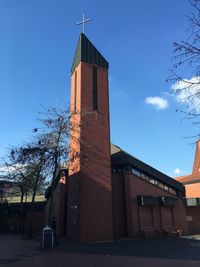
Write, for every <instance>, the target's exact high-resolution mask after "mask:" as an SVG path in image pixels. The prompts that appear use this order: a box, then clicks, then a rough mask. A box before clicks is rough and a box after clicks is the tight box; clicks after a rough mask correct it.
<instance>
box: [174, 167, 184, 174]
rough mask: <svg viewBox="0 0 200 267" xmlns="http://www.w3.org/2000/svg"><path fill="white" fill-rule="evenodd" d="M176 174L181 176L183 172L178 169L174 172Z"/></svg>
mask: <svg viewBox="0 0 200 267" xmlns="http://www.w3.org/2000/svg"><path fill="white" fill-rule="evenodd" d="M174 173H175V174H181V173H182V171H181V170H180V169H179V168H177V169H175V170H174Z"/></svg>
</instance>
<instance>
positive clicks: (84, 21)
mask: <svg viewBox="0 0 200 267" xmlns="http://www.w3.org/2000/svg"><path fill="white" fill-rule="evenodd" d="M91 20H92V19H85V16H84V14H83V20H82V21H79V22H77V23H76V25H80V24H83V33H84V34H85V23H86V22H89V21H91Z"/></svg>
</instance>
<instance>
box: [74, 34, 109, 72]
mask: <svg viewBox="0 0 200 267" xmlns="http://www.w3.org/2000/svg"><path fill="white" fill-rule="evenodd" d="M81 61H83V62H86V63H90V64H96V65H98V66H99V67H102V68H106V69H108V62H107V61H106V60H105V58H104V57H103V56H102V55H101V53H100V52H99V51H98V50H97V49H96V47H95V46H94V45H93V44H92V43H91V42H90V41H89V39H88V38H87V37H86V36H85V34H83V33H81V34H80V37H79V40H78V45H77V48H76V52H75V56H74V60H73V63H72V68H71V73H73V72H74V70H75V68H76V67H77V66H78V64H79V63H80V62H81Z"/></svg>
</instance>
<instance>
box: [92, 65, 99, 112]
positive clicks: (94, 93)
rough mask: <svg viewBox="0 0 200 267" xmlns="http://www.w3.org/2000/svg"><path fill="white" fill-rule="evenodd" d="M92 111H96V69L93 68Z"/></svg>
mask: <svg viewBox="0 0 200 267" xmlns="http://www.w3.org/2000/svg"><path fill="white" fill-rule="evenodd" d="M92 72H93V73H92V77H93V110H98V87H97V67H93V70H92Z"/></svg>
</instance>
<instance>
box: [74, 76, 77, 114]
mask: <svg viewBox="0 0 200 267" xmlns="http://www.w3.org/2000/svg"><path fill="white" fill-rule="evenodd" d="M76 91H77V74H76V71H75V77H74V112H76Z"/></svg>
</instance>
